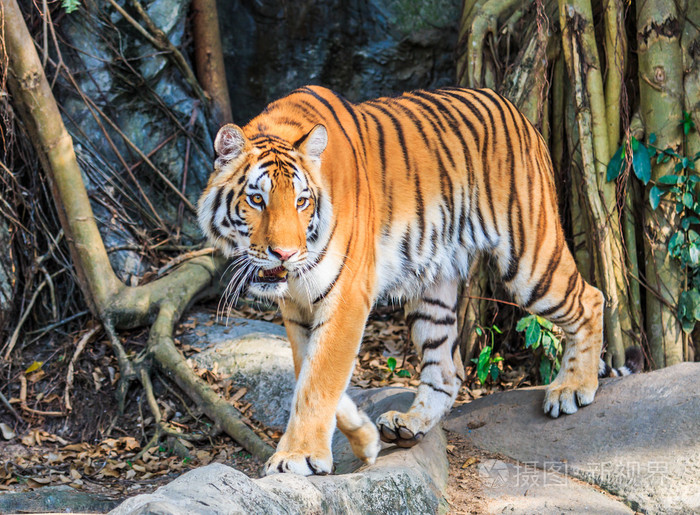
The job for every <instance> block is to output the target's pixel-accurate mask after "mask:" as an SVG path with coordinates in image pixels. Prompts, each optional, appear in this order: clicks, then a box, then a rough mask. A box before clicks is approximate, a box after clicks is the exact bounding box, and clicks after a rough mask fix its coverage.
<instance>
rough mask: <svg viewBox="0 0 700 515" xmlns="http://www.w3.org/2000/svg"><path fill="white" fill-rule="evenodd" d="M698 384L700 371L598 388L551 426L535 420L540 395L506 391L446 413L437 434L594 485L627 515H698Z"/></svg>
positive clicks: (679, 370) (694, 367) (689, 368)
mask: <svg viewBox="0 0 700 515" xmlns="http://www.w3.org/2000/svg"><path fill="white" fill-rule="evenodd" d="M699 380H700V363H682V364H679V365H676V366H673V367H669V368H665V369H663V370H657V371H655V372H650V373H647V374H636V375H633V376H629V377H624V378H616V379H607V380H603V381H602V382H601V386H600V389H599V390H598V394H597V395H596V399H595V401H594V402H593V404H591V405H590V406H587V407H585V408H582V409H580V410H579V411H578V412H576V413H575V414H573V415H566V416H562V417H560V418H558V419H550V418H548V417H545V416H544V415H543V413H542V399H543V396H544V392H543V389H542V388H527V389H523V390H514V391H510V392H505V393H502V394H496V395H491V396H488V397H485V398H482V399H478V400H476V401H474V402H471V403H469V404H465V405H464V406H461V407H459V408H457V409H455V410H453V412H452V413H451V414H450V416H449V417H448V420H447V421H446V423H445V427H446V428H447V429H449V430H451V431H457V432H461V433H463V434H465V435H468V436H469V438H470V440H471V441H472V442H473V443H474V444H475V445H476V446H478V447H481V448H483V449H486V450H488V451H491V452H497V453H501V454H504V455H506V456H508V457H510V458H513V459H515V460H518V461H520V462H523V463H526V464H529V465H532V466H536V467H538V468H540V469H543V470H545V471H551V472H555V473H558V474H561V475H563V476H565V477H569V476H573V477H574V478H578V479H581V480H583V481H586V482H589V483H593V484H595V485H598V486H599V487H601V488H603V489H605V490H607V491H608V492H611V493H613V494H615V495H618V496H620V497H621V498H623V499H624V500H625V501H626V502H627V503H628V504H629V505H630V506H631V507H632V508H633V509H635V510H639V511H643V512H645V513H698V512H700V440H698V427H700V391H699V390H698V382H699ZM550 488H551V489H555V488H556V485H552V486H551V487H550ZM553 495H554V494H553Z"/></svg>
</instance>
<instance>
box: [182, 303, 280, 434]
mask: <svg viewBox="0 0 700 515" xmlns="http://www.w3.org/2000/svg"><path fill="white" fill-rule="evenodd" d="M188 318H189V319H191V320H193V321H194V322H195V323H196V325H195V328H194V329H192V330H189V331H187V332H185V333H183V334H182V336H180V340H181V341H182V343H184V344H187V345H191V346H193V347H197V348H199V349H202V350H201V352H199V353H197V354H195V355H193V356H192V358H191V359H192V360H193V361H194V362H195V363H196V364H197V365H198V366H199V367H202V368H207V369H209V370H212V369H214V366H215V365H216V370H217V372H218V373H219V374H220V375H221V376H222V377H224V378H225V379H231V380H232V381H233V383H234V384H235V385H236V386H238V387H246V388H247V389H248V393H246V395H245V400H246V401H248V402H250V403H252V405H253V407H252V413H251V415H252V416H253V418H255V419H256V420H259V421H260V422H262V423H263V424H265V425H266V426H267V427H271V428H273V429H277V430H280V431H281V430H284V428H285V427H286V425H287V419H288V418H289V408H290V406H291V404H292V395H293V393H294V364H293V361H292V349H291V347H290V345H289V342H288V341H287V339H286V337H285V336H286V332H285V330H284V327H282V326H280V325H277V324H271V323H269V322H261V321H258V320H246V319H243V318H229V319H221V320H220V321H217V320H216V317H214V316H213V315H211V314H210V313H206V312H195V313H193V314H192V315H190V316H189V317H188ZM212 322H214V323H213V324H212ZM204 324H210V325H209V326H206V331H205V332H204V333H202V332H200V329H201V328H202V327H203V326H204Z"/></svg>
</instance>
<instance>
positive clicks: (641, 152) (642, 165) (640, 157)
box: [632, 140, 651, 184]
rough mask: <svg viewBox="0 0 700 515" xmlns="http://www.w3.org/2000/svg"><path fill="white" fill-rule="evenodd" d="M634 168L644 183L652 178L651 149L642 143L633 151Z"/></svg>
mask: <svg viewBox="0 0 700 515" xmlns="http://www.w3.org/2000/svg"><path fill="white" fill-rule="evenodd" d="M634 141H636V140H634ZM632 168H633V169H634V174H635V175H636V176H637V178H638V179H639V180H640V181H642V182H643V183H644V184H647V183H648V182H649V180H650V179H651V156H649V150H647V147H645V146H644V145H642V144H641V143H640V144H639V146H638V147H637V149H636V150H635V151H634V152H633V153H632Z"/></svg>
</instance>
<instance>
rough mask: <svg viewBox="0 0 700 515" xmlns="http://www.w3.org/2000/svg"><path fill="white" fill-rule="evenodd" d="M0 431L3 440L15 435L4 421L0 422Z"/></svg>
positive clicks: (10, 438)
mask: <svg viewBox="0 0 700 515" xmlns="http://www.w3.org/2000/svg"><path fill="white" fill-rule="evenodd" d="M0 431H2V437H3V438H4V439H5V440H12V439H13V438H14V437H15V436H17V435H16V434H15V432H14V431H13V430H12V428H11V427H10V426H8V425H7V424H5V423H4V422H0Z"/></svg>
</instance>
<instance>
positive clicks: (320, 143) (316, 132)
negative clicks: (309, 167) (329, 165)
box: [294, 124, 328, 159]
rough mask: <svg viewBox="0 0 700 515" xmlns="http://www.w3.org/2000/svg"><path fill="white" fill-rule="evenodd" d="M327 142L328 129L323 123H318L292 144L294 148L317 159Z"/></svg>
mask: <svg viewBox="0 0 700 515" xmlns="http://www.w3.org/2000/svg"><path fill="white" fill-rule="evenodd" d="M327 144H328V131H327V130H326V128H325V127H324V126H323V125H321V124H319V125H316V126H315V127H314V128H313V129H311V130H310V131H309V132H308V133H307V134H305V135H304V136H302V137H301V138H300V139H299V140H298V141H297V142H296V143H295V144H294V148H295V149H297V150H298V151H299V152H301V153H302V154H305V155H307V156H309V157H310V158H312V159H318V158H319V157H321V154H322V153H323V151H324V150H325V149H326V145H327Z"/></svg>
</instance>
